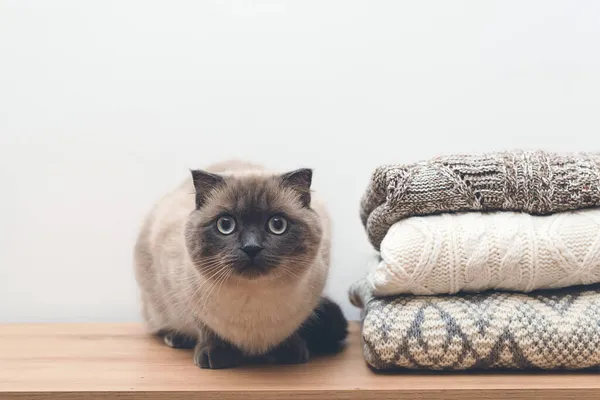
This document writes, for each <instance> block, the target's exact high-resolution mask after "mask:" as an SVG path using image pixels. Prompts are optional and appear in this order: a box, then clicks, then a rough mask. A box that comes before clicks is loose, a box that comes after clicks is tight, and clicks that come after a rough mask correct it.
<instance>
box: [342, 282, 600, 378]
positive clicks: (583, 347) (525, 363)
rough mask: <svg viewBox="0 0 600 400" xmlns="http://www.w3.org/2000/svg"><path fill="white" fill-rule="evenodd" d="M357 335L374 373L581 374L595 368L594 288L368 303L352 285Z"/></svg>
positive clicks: (599, 303)
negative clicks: (358, 311) (358, 310)
mask: <svg viewBox="0 0 600 400" xmlns="http://www.w3.org/2000/svg"><path fill="white" fill-rule="evenodd" d="M350 295H351V300H352V302H353V303H354V304H355V305H357V306H360V307H364V308H363V318H364V320H363V325H362V338H363V350H364V355H365V358H366V360H367V362H368V363H369V364H370V365H371V366H372V367H373V368H375V369H380V370H390V369H398V368H411V369H429V370H464V369H472V368H478V369H479V368H541V369H581V368H589V367H599V366H600V325H599V323H598V321H600V286H598V285H593V286H585V287H572V288H569V289H561V290H549V291H546V292H533V293H531V294H521V293H506V292H487V293H482V294H477V295H453V296H398V297H395V298H394V297H391V298H380V299H374V298H372V294H371V293H370V291H369V286H368V285H367V284H365V282H364V281H361V282H358V283H357V284H355V285H354V286H353V288H352V289H351V293H350Z"/></svg>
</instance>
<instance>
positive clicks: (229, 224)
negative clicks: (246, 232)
mask: <svg viewBox="0 0 600 400" xmlns="http://www.w3.org/2000/svg"><path fill="white" fill-rule="evenodd" d="M217 229H218V230H219V232H221V233H222V234H223V235H229V234H231V233H233V231H235V219H233V217H231V216H229V215H223V216H222V217H219V219H218V220H217Z"/></svg>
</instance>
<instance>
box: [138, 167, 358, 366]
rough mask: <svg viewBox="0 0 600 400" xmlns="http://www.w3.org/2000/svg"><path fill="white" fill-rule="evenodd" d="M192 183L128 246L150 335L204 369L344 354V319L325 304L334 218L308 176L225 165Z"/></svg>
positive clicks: (196, 175) (162, 204) (197, 174)
mask: <svg viewBox="0 0 600 400" xmlns="http://www.w3.org/2000/svg"><path fill="white" fill-rule="evenodd" d="M191 175H192V176H191V177H190V178H189V179H187V180H186V181H184V182H183V183H182V184H181V185H180V186H179V187H177V188H176V189H175V190H174V191H172V192H171V193H169V194H167V195H166V196H165V197H164V198H163V199H162V200H160V201H159V202H158V204H157V205H156V206H155V207H154V208H153V210H152V211H151V212H150V214H149V215H148V216H147V218H146V220H145V222H144V224H143V226H142V229H141V231H140V233H139V236H138V239H137V242H136V245H135V252H134V259H135V273H136V280H137V282H138V286H139V288H140V292H141V302H142V315H143V318H144V320H145V322H146V325H147V326H148V328H149V329H150V331H151V332H153V333H155V334H157V335H160V336H162V337H163V339H164V342H165V343H166V344H167V345H169V346H171V347H175V348H192V347H194V363H195V364H196V365H197V366H199V367H201V368H212V369H217V368H230V367H234V366H236V365H239V364H241V363H243V362H244V361H246V360H249V359H252V358H256V357H257V356H258V357H261V358H262V359H264V360H266V361H268V362H274V363H284V364H293V363H303V362H306V361H307V360H308V358H309V354H310V352H311V351H312V352H316V351H318V352H327V351H336V350H338V349H339V348H341V346H342V345H343V342H344V339H345V338H346V335H347V322H346V319H345V318H344V316H343V313H342V311H341V309H340V307H339V306H338V305H337V304H335V303H334V302H332V301H331V300H329V299H327V298H325V297H322V292H323V289H324V286H325V282H326V279H327V275H328V270H329V262H330V261H329V259H330V255H329V253H330V246H331V240H330V221H329V217H328V215H327V212H326V210H325V207H324V206H323V203H322V202H321V201H319V199H317V198H315V196H312V194H311V190H310V186H311V181H312V170H310V169H298V170H295V171H292V172H288V173H285V174H275V173H272V172H269V171H267V170H265V169H264V168H263V167H261V166H259V165H256V164H252V163H248V162H243V161H228V162H224V163H220V164H215V165H213V166H211V167H209V168H207V169H205V170H192V171H191Z"/></svg>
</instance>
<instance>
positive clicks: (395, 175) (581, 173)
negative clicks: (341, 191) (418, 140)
mask: <svg viewBox="0 0 600 400" xmlns="http://www.w3.org/2000/svg"><path fill="white" fill-rule="evenodd" d="M598 205H600V153H579V154H556V153H548V152H543V151H536V152H526V151H514V152H502V153H490V154H480V155H454V156H444V157H439V158H435V159H433V160H430V161H424V162H419V163H416V164H412V165H389V166H383V167H380V168H378V169H377V170H376V171H375V173H374V174H373V176H372V179H371V182H370V184H369V187H368V188H367V191H366V193H365V195H364V196H363V199H362V202H361V218H362V221H363V224H364V225H365V227H366V229H367V233H368V236H369V240H370V241H371V243H372V244H373V245H374V246H375V247H376V248H377V249H379V246H380V244H381V241H382V240H383V237H384V236H385V234H386V233H387V231H388V229H389V228H390V226H392V224H394V223H395V222H398V221H400V220H401V219H403V218H406V217H410V216H415V215H429V214H436V213H441V212H452V211H482V210H483V211H494V210H495V211H523V212H527V213H530V214H550V213H554V212H558V211H567V210H575V209H581V208H585V207H592V206H598Z"/></svg>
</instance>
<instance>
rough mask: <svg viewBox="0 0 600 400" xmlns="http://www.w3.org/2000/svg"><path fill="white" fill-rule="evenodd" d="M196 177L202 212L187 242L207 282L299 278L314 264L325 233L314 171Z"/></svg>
mask: <svg viewBox="0 0 600 400" xmlns="http://www.w3.org/2000/svg"><path fill="white" fill-rule="evenodd" d="M192 176H193V180H194V186H195V189H196V210H195V211H194V212H193V213H192V214H191V215H190V220H189V222H188V226H187V230H186V241H187V246H188V250H189V252H190V256H191V258H192V260H193V261H194V263H195V265H196V266H197V267H198V269H199V270H200V272H201V273H202V274H203V275H205V277H207V278H210V279H226V278H227V277H231V276H237V277H243V278H246V279H256V278H259V277H262V276H270V277H275V278H277V277H282V278H284V279H293V278H299V277H300V276H301V275H302V274H303V272H304V271H305V270H306V269H307V268H309V267H310V265H312V263H313V261H314V259H315V257H316V255H317V252H318V248H319V243H320V241H321V236H322V229H321V224H320V221H319V218H318V216H317V215H316V213H315V212H314V211H313V210H312V209H311V208H310V201H311V198H310V184H311V179H312V171H311V170H309V169H300V170H296V171H292V172H290V173H287V174H283V175H276V176H260V175H248V176H243V177H231V176H220V175H215V174H211V173H208V172H205V171H192Z"/></svg>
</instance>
